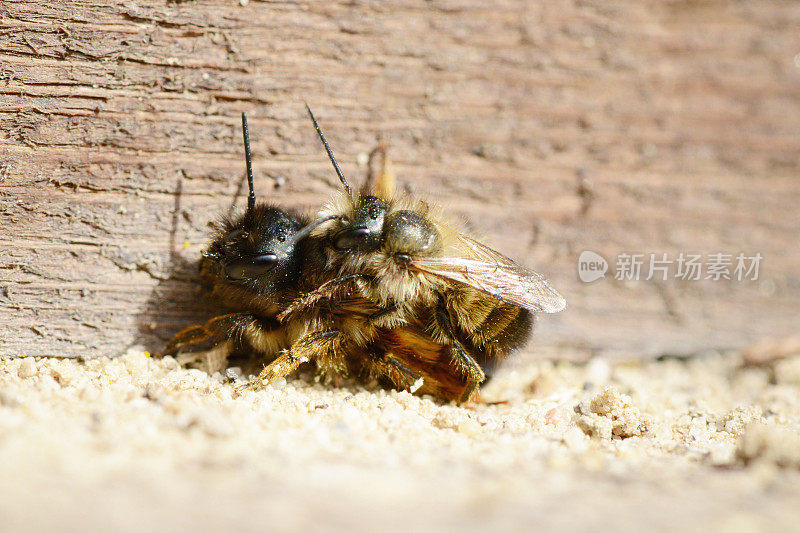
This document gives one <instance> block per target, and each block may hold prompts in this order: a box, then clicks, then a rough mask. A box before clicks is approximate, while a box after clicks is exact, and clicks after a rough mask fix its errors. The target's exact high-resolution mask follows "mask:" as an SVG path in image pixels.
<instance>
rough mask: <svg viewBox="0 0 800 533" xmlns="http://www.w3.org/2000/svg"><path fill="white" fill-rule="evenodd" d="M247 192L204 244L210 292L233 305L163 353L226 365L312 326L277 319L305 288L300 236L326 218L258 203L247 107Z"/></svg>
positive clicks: (284, 343) (203, 270) (269, 350)
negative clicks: (236, 355)
mask: <svg viewBox="0 0 800 533" xmlns="http://www.w3.org/2000/svg"><path fill="white" fill-rule="evenodd" d="M242 134H243V137H244V147H245V161H246V165H247V184H248V187H249V196H248V200H247V209H246V210H245V212H244V213H243V214H242V215H240V216H238V217H235V218H231V217H225V218H223V220H222V221H221V223H220V224H219V233H218V235H217V236H216V237H215V238H214V240H213V241H212V242H211V245H210V246H209V247H208V249H207V250H206V251H205V252H203V256H202V259H201V261H200V265H199V267H200V277H201V280H202V282H203V284H204V285H205V286H206V287H207V288H208V289H209V290H210V293H211V297H212V298H213V299H214V300H215V301H216V302H217V303H219V304H221V305H222V306H224V307H227V308H229V309H230V310H231V311H233V312H232V313H230V314H225V315H222V316H218V317H215V318H213V319H211V320H209V321H208V322H206V323H205V324H203V325H198V326H192V327H189V328H186V329H184V330H183V331H181V332H179V333H178V334H177V335H175V337H174V338H173V339H172V340H171V341H170V342H169V343H168V344H167V346H166V349H165V353H167V354H175V355H180V356H181V357H180V359H181V360H183V361H186V362H190V361H194V362H199V363H201V364H202V365H203V366H205V367H206V368H207V369H209V370H211V371H214V370H221V369H223V368H224V367H225V363H226V361H227V357H228V356H229V355H230V354H231V353H232V352H233V351H255V352H257V353H261V354H264V355H266V356H268V357H275V356H276V355H277V354H278V353H279V352H280V351H281V350H285V349H287V348H288V347H289V346H291V345H292V344H293V343H294V342H296V341H297V340H298V339H299V338H301V337H302V336H303V334H305V333H306V332H307V329H308V328H307V327H306V326H307V325H306V324H305V323H304V322H302V321H284V322H283V323H281V322H279V321H278V319H277V315H278V314H279V313H281V312H282V311H283V310H285V309H286V307H287V306H288V305H289V303H291V302H292V301H293V300H294V299H295V298H297V296H298V295H299V294H300V293H301V291H302V290H303V289H306V290H309V289H311V288H313V286H304V284H303V283H302V282H301V269H302V258H301V254H300V250H299V248H300V243H301V241H302V240H303V239H304V238H305V237H306V236H307V235H308V234H309V233H310V231H311V230H312V229H313V228H314V227H316V225H318V224H319V223H320V222H321V221H317V222H316V223H313V224H309V220H308V218H307V217H304V216H302V215H299V214H297V213H293V212H289V211H286V210H283V209H280V208H278V207H276V206H273V205H270V204H267V203H256V197H255V191H254V188H253V171H252V162H251V156H250V142H249V135H248V131H247V117H246V116H245V115H244V113H243V114H242Z"/></svg>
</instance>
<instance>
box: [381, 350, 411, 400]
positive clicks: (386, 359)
mask: <svg viewBox="0 0 800 533" xmlns="http://www.w3.org/2000/svg"><path fill="white" fill-rule="evenodd" d="M371 359H372V369H371V372H372V374H373V375H374V377H376V378H377V377H383V378H385V379H388V380H389V381H390V382H391V383H392V384H393V385H394V386H395V387H397V388H398V389H400V390H403V389H409V388H412V387H413V386H414V384H415V383H416V382H417V381H418V380H419V379H420V377H422V376H421V375H420V374H418V373H416V372H414V371H413V370H411V369H410V368H408V367H407V366H406V365H405V364H403V362H402V361H400V360H399V359H397V358H396V357H394V355H393V354H392V353H390V352H389V353H387V352H386V351H377V350H376V351H375V352H373V353H372V357H371Z"/></svg>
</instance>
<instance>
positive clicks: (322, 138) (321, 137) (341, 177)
mask: <svg viewBox="0 0 800 533" xmlns="http://www.w3.org/2000/svg"><path fill="white" fill-rule="evenodd" d="M306 111H308V115H309V116H310V117H311V122H313V123H314V129H315V130H317V135H319V140H320V141H322V146H324V147H325V151H326V152H328V158H330V160H331V163H333V168H334V169H336V175H337V176H339V181H341V182H342V185H344V188H345V189H346V190H347V194H348V195H349V196H352V195H353V191H352V190H351V189H350V185H349V184H348V183H347V180H346V179H345V178H344V175H343V174H342V171H341V170H340V169H339V165H338V163H336V158H335V157H333V152H332V151H331V147H330V146H328V141H326V140H325V135H323V134H322V130H321V129H319V124H317V119H316V118H314V113H312V112H311V108H310V107H308V104H306Z"/></svg>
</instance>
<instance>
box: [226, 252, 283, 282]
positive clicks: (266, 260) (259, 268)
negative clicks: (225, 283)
mask: <svg viewBox="0 0 800 533" xmlns="http://www.w3.org/2000/svg"><path fill="white" fill-rule="evenodd" d="M276 264H278V256H276V255H275V254H263V255H257V256H255V257H253V258H250V259H242V260H240V261H235V262H233V263H230V264H228V265H226V266H225V274H226V275H227V276H228V278H230V279H246V278H256V277H258V276H261V275H263V274H265V273H267V272H269V271H270V270H272V269H273V268H274V267H275V265H276Z"/></svg>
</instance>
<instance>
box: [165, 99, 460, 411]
mask: <svg viewBox="0 0 800 533" xmlns="http://www.w3.org/2000/svg"><path fill="white" fill-rule="evenodd" d="M242 131H243V138H244V146H245V160H246V164H247V181H248V187H249V197H248V203H247V209H246V211H245V212H244V213H243V214H242V215H240V216H238V217H236V218H225V219H223V221H222V223H221V224H220V228H219V230H220V231H219V233H218V234H217V235H216V236H215V238H214V239H213V240H212V242H211V244H210V245H209V247H208V249H207V250H206V251H205V252H204V253H203V256H202V259H201V261H200V265H199V267H200V273H201V279H202V281H203V283H204V285H206V287H207V288H208V289H209V290H210V292H211V297H212V298H213V299H214V300H216V302H217V303H219V304H221V305H223V306H225V307H227V308H229V310H230V311H231V313H229V314H225V315H221V316H218V317H215V318H213V319H211V320H209V321H208V322H206V323H205V324H202V325H197V326H192V327H189V328H186V329H184V330H183V331H181V332H179V333H178V334H177V335H176V336H175V337H174V338H173V339H172V340H171V341H170V342H169V343H168V344H167V347H166V349H165V353H168V354H175V355H178V356H179V359H180V360H182V361H183V362H186V363H199V364H200V365H201V366H203V367H205V368H206V369H208V370H210V371H213V370H221V369H223V368H224V366H225V364H226V362H227V358H228V356H229V355H230V354H231V353H232V352H234V351H246V352H251V353H256V354H259V355H261V356H263V357H265V358H266V359H267V361H269V363H268V364H267V365H266V367H265V368H264V370H263V371H262V372H261V373H260V375H259V376H258V378H257V379H255V380H253V381H251V382H250V383H248V384H247V385H245V387H249V388H258V387H259V386H261V385H263V384H265V383H267V382H269V381H271V380H272V379H274V378H276V377H278V376H285V375H288V374H289V373H291V372H293V371H294V370H295V369H297V368H298V367H299V366H300V365H301V364H302V363H304V362H310V361H313V362H315V363H316V365H317V367H318V369H319V370H320V371H322V372H324V373H327V374H340V375H355V376H366V377H372V378H376V379H378V380H380V381H381V382H383V384H384V385H387V386H393V387H397V388H411V389H414V390H419V392H421V393H431V394H434V395H437V396H439V397H442V398H448V399H449V398H452V397H455V396H456V395H457V394H459V392H460V391H461V390H462V389H463V388H464V386H465V382H464V381H463V380H461V379H460V378H459V377H458V376H457V375H455V374H452V375H450V374H448V375H446V376H444V377H442V378H441V379H438V380H434V379H427V380H426V379H425V378H426V377H427V376H429V375H430V374H431V373H432V372H434V371H435V370H436V368H437V366H438V365H436V364H435V363H431V361H433V362H436V361H439V360H441V359H443V358H444V356H445V352H446V350H445V347H444V346H443V345H441V344H440V343H437V342H436V341H435V340H433V339H432V338H431V337H430V336H429V335H427V334H426V333H425V332H424V331H423V330H422V329H421V328H419V327H418V326H416V325H413V324H408V323H404V322H400V321H395V323H394V324H393V327H392V328H379V327H376V326H375V325H374V319H375V318H376V317H379V316H380V315H381V314H382V313H384V312H385V310H384V309H381V308H380V307H379V306H377V305H376V303H375V301H372V300H369V299H366V298H363V297H360V296H354V297H341V298H338V299H337V300H336V302H326V304H325V305H324V306H320V307H318V308H306V309H305V310H304V312H299V313H298V312H295V313H291V314H286V313H285V312H286V311H287V310H288V309H289V308H290V305H291V304H292V303H293V302H295V301H296V300H297V299H298V297H299V296H300V295H301V294H309V293H314V292H315V291H318V290H320V287H321V286H324V283H325V282H326V281H328V280H330V279H331V278H332V276H331V274H330V273H329V271H328V270H326V269H325V263H326V256H325V253H324V245H325V242H326V240H325V239H320V238H316V237H310V236H309V234H310V233H311V232H312V230H313V229H314V228H316V227H317V226H319V225H320V224H323V223H325V222H327V221H328V220H329V219H326V218H325V217H322V218H319V219H317V220H316V221H314V222H310V221H309V219H308V218H306V217H303V216H301V215H298V214H295V213H291V212H287V211H285V210H282V209H280V208H278V207H275V206H272V205H269V204H266V203H256V198H255V192H254V187H253V174H252V163H251V156H250V146H249V138H248V131H247V120H246V117H245V115H244V114H243V115H242ZM334 216H338V215H334ZM398 347H399V348H398ZM410 347H413V353H410V351H411V350H412V348H410ZM415 384H416V386H415Z"/></svg>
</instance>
